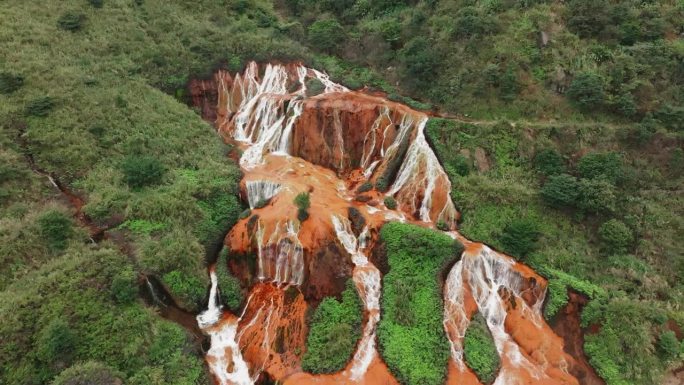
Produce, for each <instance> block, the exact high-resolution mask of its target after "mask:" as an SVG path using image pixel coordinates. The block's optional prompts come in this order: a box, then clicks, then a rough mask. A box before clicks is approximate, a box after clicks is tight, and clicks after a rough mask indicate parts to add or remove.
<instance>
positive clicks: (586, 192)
mask: <svg viewBox="0 0 684 385" xmlns="http://www.w3.org/2000/svg"><path fill="white" fill-rule="evenodd" d="M578 193H579V195H578V197H577V207H579V208H580V209H582V210H584V211H586V212H589V213H594V214H599V213H610V212H613V211H614V210H615V207H616V205H615V202H616V200H617V191H616V188H615V186H614V185H613V184H611V183H610V182H608V181H607V180H604V179H580V181H579V185H578Z"/></svg>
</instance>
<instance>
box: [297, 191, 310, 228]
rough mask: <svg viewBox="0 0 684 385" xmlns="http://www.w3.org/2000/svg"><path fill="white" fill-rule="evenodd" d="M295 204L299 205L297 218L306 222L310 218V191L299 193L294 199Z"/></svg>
mask: <svg viewBox="0 0 684 385" xmlns="http://www.w3.org/2000/svg"><path fill="white" fill-rule="evenodd" d="M294 204H295V205H296V206H297V219H299V221H300V222H304V221H305V220H307V219H308V218H309V211H308V210H309V207H311V197H310V196H309V193H308V192H305V193H299V194H297V196H296V197H295V199H294Z"/></svg>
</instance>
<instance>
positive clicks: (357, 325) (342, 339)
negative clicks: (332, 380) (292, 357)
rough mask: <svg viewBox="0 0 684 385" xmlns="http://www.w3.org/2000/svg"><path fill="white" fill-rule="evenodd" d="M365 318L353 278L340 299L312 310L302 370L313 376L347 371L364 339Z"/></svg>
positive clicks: (328, 300) (328, 298)
mask: <svg viewBox="0 0 684 385" xmlns="http://www.w3.org/2000/svg"><path fill="white" fill-rule="evenodd" d="M362 317H363V305H362V304H361V299H360V298H359V296H358V294H357V293H356V288H355V287H354V282H353V281H352V280H351V279H350V280H348V281H347V287H346V288H345V290H344V291H343V292H342V298H341V300H337V299H335V298H333V297H327V298H325V299H323V301H321V303H320V304H319V305H318V307H317V308H316V309H315V310H314V311H313V315H312V316H311V319H310V321H309V336H308V337H307V339H306V353H304V357H303V359H302V368H303V369H304V370H306V371H307V372H311V373H334V372H337V371H340V370H342V369H344V367H345V365H346V364H347V362H348V361H349V360H350V359H351V357H352V355H353V354H354V349H355V347H356V344H357V342H358V340H359V338H360V337H361V329H362V325H361V321H362Z"/></svg>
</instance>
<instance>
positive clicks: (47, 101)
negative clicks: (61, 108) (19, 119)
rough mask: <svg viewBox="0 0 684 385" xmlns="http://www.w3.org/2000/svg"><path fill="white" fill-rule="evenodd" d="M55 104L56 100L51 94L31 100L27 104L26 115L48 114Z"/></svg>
mask: <svg viewBox="0 0 684 385" xmlns="http://www.w3.org/2000/svg"><path fill="white" fill-rule="evenodd" d="M54 106H55V102H54V101H53V100H52V98H51V97H49V96H43V97H40V98H37V99H33V100H31V101H30V102H29V103H28V104H27V105H26V111H25V113H26V115H28V116H47V114H48V113H50V111H51V110H52V108H53V107H54Z"/></svg>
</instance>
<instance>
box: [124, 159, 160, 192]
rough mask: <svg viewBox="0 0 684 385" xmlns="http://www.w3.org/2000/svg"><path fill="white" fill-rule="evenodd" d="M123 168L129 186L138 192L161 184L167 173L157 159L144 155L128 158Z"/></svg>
mask: <svg viewBox="0 0 684 385" xmlns="http://www.w3.org/2000/svg"><path fill="white" fill-rule="evenodd" d="M121 168H122V170H123V173H124V178H125V181H126V183H127V184H128V186H130V187H131V188H133V189H136V190H137V189H140V188H143V187H146V186H152V185H157V184H159V183H161V181H162V179H163V178H164V174H165V172H166V169H165V168H164V165H163V164H162V163H161V162H160V161H159V160H158V159H157V158H155V157H152V156H143V155H131V156H128V157H127V158H126V159H124V161H123V163H122V165H121Z"/></svg>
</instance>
